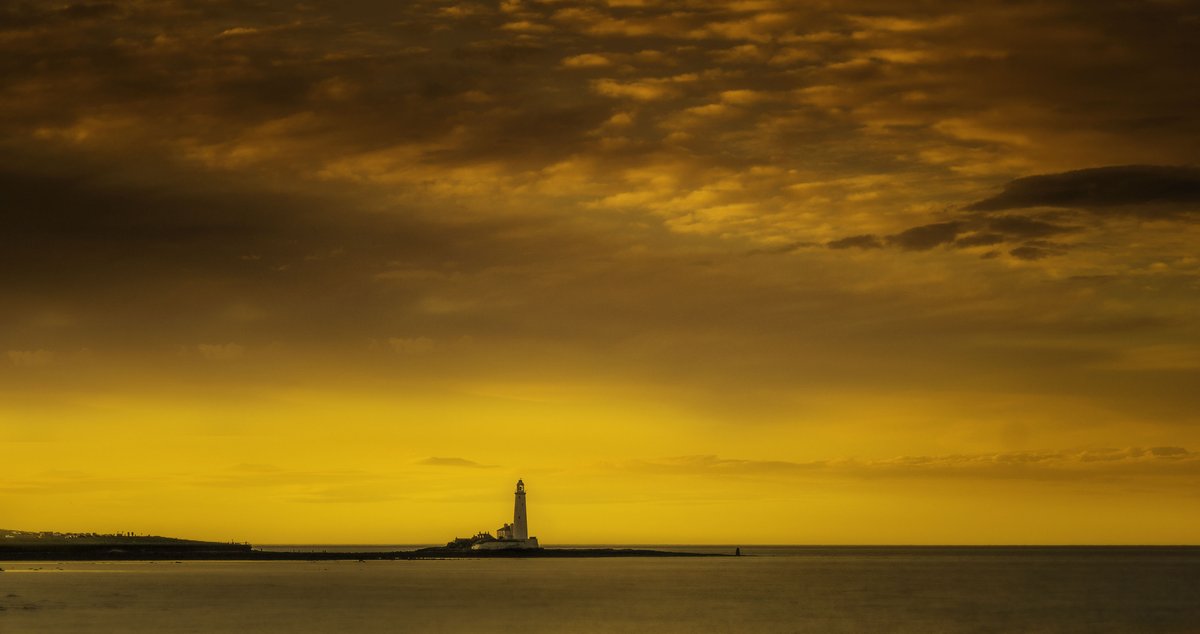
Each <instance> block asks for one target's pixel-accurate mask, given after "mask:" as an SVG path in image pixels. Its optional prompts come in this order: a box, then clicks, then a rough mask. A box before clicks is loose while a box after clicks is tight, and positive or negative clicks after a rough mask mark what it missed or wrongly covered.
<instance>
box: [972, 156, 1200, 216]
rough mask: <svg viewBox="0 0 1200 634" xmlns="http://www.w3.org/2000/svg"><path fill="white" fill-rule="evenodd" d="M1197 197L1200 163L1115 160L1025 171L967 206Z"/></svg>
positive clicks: (1176, 201)
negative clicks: (1068, 168) (1071, 168)
mask: <svg viewBox="0 0 1200 634" xmlns="http://www.w3.org/2000/svg"><path fill="white" fill-rule="evenodd" d="M1196 203H1200V169H1197V168H1194V167H1184V166H1167V165H1117V166H1111V167H1097V168H1091V169H1082V170H1075V171H1071V172H1061V173H1057V174H1041V175H1037V176H1026V177H1024V178H1018V179H1016V180H1014V181H1011V182H1009V183H1008V184H1007V185H1005V186H1004V191H1003V192H1001V193H999V194H997V195H995V196H992V197H990V198H985V199H983V200H980V201H978V202H974V203H971V204H970V205H968V206H967V207H966V209H967V210H969V211H997V210H1002V209H1021V208H1027V207H1071V208H1079V209H1091V210H1100V209H1114V210H1120V209H1123V208H1134V207H1140V206H1149V205H1181V204H1196Z"/></svg>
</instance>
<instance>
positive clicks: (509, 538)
mask: <svg viewBox="0 0 1200 634" xmlns="http://www.w3.org/2000/svg"><path fill="white" fill-rule="evenodd" d="M514 495H515V501H514V506H513V521H512V523H511V524H508V523H505V524H503V525H502V526H501V527H500V528H499V529H498V530H497V531H496V535H492V534H491V533H488V532H480V533H476V534H475V535H474V536H473V537H457V538H455V539H453V540H451V541H450V542H449V543H447V544H446V545H445V546H435V547H431V548H419V549H416V550H400V551H391V552H313V551H296V552H286V551H278V550H272V551H266V550H258V549H256V548H254V546H252V545H251V544H248V543H239V542H207V541H197V540H191V539H177V538H173V537H158V536H152V535H135V534H133V533H115V534H100V533H55V532H28V531H14V530H0V561H68V560H73V561H82V560H87V561H110V560H126V561H127V560H180V561H182V560H189V561H198V560H239V561H244V560H250V561H331V560H358V561H368V560H412V559H463V558H484V557H487V558H510V557H525V558H534V557H537V558H565V557H578V558H583V557H713V556H721V555H717V554H713V553H686V552H668V551H662V550H647V549H634V548H542V547H541V546H540V545H539V544H538V540H537V538H536V537H530V536H529V516H528V513H527V512H526V507H525V483H524V482H523V481H521V480H517V489H516V492H515V494H514Z"/></svg>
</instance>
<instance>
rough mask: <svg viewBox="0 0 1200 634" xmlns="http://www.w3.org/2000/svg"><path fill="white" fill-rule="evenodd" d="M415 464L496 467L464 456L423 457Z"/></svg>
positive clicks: (473, 467)
mask: <svg viewBox="0 0 1200 634" xmlns="http://www.w3.org/2000/svg"><path fill="white" fill-rule="evenodd" d="M417 464H420V465H425V466H427V467H466V468H469V469H495V468H496V465H491V464H480V463H478V462H475V461H474V460H467V459H466V458H442V457H436V456H435V457H431V458H425V459H424V460H420V461H418V462H417Z"/></svg>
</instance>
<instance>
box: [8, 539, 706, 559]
mask: <svg viewBox="0 0 1200 634" xmlns="http://www.w3.org/2000/svg"><path fill="white" fill-rule="evenodd" d="M714 556H722V555H715V554H711V553H683V552H667V551H661V550H646V549H632V548H538V549H529V550H484V551H479V550H455V549H449V548H422V549H419V550H398V551H391V552H312V551H303V552H281V551H264V550H254V549H253V548H252V547H250V546H248V545H245V544H220V543H217V544H211V545H206V546H193V545H188V546H178V545H176V546H172V545H150V544H138V545H130V544H125V545H119V546H118V545H103V546H99V545H60V546H35V545H31V546H28V547H18V546H8V545H5V546H0V561H131V560H137V561H148V560H153V561H184V560H187V561H334V560H351V561H353V560H359V561H385V560H386V561H396V560H415V559H538V558H541V559H547V558H549V559H553V558H597V557H714Z"/></svg>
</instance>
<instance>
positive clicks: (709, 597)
mask: <svg viewBox="0 0 1200 634" xmlns="http://www.w3.org/2000/svg"><path fill="white" fill-rule="evenodd" d="M308 548H311V549H318V550H319V549H327V550H332V549H333V547H319V546H318V547H308ZM380 548H381V549H390V548H392V547H380ZM681 548H685V547H681ZM280 549H282V548H280ZM693 549H695V550H703V548H699V547H694V548H693ZM723 550H725V551H726V552H728V551H730V550H731V548H727V549H723ZM742 552H743V553H744V554H748V555H754V556H745V557H740V558H734V557H722V558H699V559H640V558H639V559H575V560H571V559H558V560H554V559H505V560H487V559H481V560H443V561H369V562H362V563H360V562H183V563H171V562H157V563H149V562H64V563H53V562H51V563H45V562H37V563H9V562H5V563H0V567H3V568H4V572H2V573H0V632H3V633H4V634H10V633H11V634H24V633H27V632H30V633H33V632H135V633H137V632H156V633H167V634H169V633H176V632H287V633H289V634H303V633H307V632H496V631H518V632H922V633H926V632H1200V550H1196V549H1177V550H1170V551H1163V550H1145V549H1089V550H1062V549H1048V550H1024V549H1009V550H1003V551H996V550H990V549H920V548H918V549H906V548H869V549H854V548H795V547H776V548H755V547H747V548H743V549H742Z"/></svg>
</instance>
